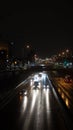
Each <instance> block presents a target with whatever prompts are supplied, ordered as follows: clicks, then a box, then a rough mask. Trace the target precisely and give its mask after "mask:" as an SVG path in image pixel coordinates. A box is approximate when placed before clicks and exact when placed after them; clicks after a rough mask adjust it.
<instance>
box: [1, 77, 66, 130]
mask: <svg viewBox="0 0 73 130" xmlns="http://www.w3.org/2000/svg"><path fill="white" fill-rule="evenodd" d="M31 82H32V81H31ZM31 82H30V84H31V86H29V87H31V89H30V92H29V95H28V96H24V95H19V94H18V95H17V96H16V99H14V100H13V101H12V103H11V105H10V106H8V107H7V108H6V110H3V113H4V115H3V116H4V117H5V119H4V118H3V117H2V123H4V124H5V121H6V126H3V125H1V126H2V127H3V128H2V129H6V130H68V129H67V125H66V122H65V120H64V117H63V113H62V108H61V106H60V104H59V101H58V99H57V98H56V96H55V94H54V92H53V91H52V88H51V86H50V82H48V87H47V88H46V86H45V85H43V79H41V80H40V84H38V86H37V88H35V86H34V84H33V83H31ZM45 82H46V81H45ZM15 104H17V105H15ZM11 112H12V113H11ZM7 114H8V116H7ZM10 114H11V116H10ZM11 118H12V119H11ZM12 120H14V121H13V122H12ZM8 122H9V123H10V124H9V123H8ZM11 125H13V127H11Z"/></svg>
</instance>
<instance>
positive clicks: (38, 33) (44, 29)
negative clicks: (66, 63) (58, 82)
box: [0, 4, 73, 57]
mask: <svg viewBox="0 0 73 130" xmlns="http://www.w3.org/2000/svg"><path fill="white" fill-rule="evenodd" d="M19 7H20V8H14V10H13V11H12V10H11V9H10V12H9V11H8V10H7V14H6V13H5V12H4V13H0V16H1V17H0V39H2V40H7V41H8V42H9V43H11V42H14V48H15V49H14V50H17V52H15V53H16V55H22V54H21V53H22V49H23V47H24V45H26V44H27V42H29V43H30V44H31V46H32V47H33V48H35V49H36V51H37V53H38V55H39V56H41V57H47V56H51V55H54V54H56V53H57V52H58V51H60V50H63V49H67V48H69V49H73V46H72V42H73V38H72V35H73V31H72V30H73V24H72V22H73V20H72V12H73V9H72V8H70V6H68V4H67V6H63V7H61V8H45V7H44V8H21V6H19ZM4 11H5V10H4ZM8 13H9V14H8Z"/></svg>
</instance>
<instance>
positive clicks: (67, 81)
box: [64, 75, 72, 83]
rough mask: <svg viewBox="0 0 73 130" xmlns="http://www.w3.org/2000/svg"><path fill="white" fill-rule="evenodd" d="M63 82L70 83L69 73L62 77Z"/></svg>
mask: <svg viewBox="0 0 73 130" xmlns="http://www.w3.org/2000/svg"><path fill="white" fill-rule="evenodd" d="M64 81H65V83H72V78H71V76H70V75H66V76H65V79H64Z"/></svg>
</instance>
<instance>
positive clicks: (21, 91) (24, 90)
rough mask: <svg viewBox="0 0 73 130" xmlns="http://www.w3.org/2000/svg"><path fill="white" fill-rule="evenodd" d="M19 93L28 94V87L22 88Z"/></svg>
mask: <svg viewBox="0 0 73 130" xmlns="http://www.w3.org/2000/svg"><path fill="white" fill-rule="evenodd" d="M19 94H20V95H24V96H27V90H26V89H22V90H20V92H19Z"/></svg>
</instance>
